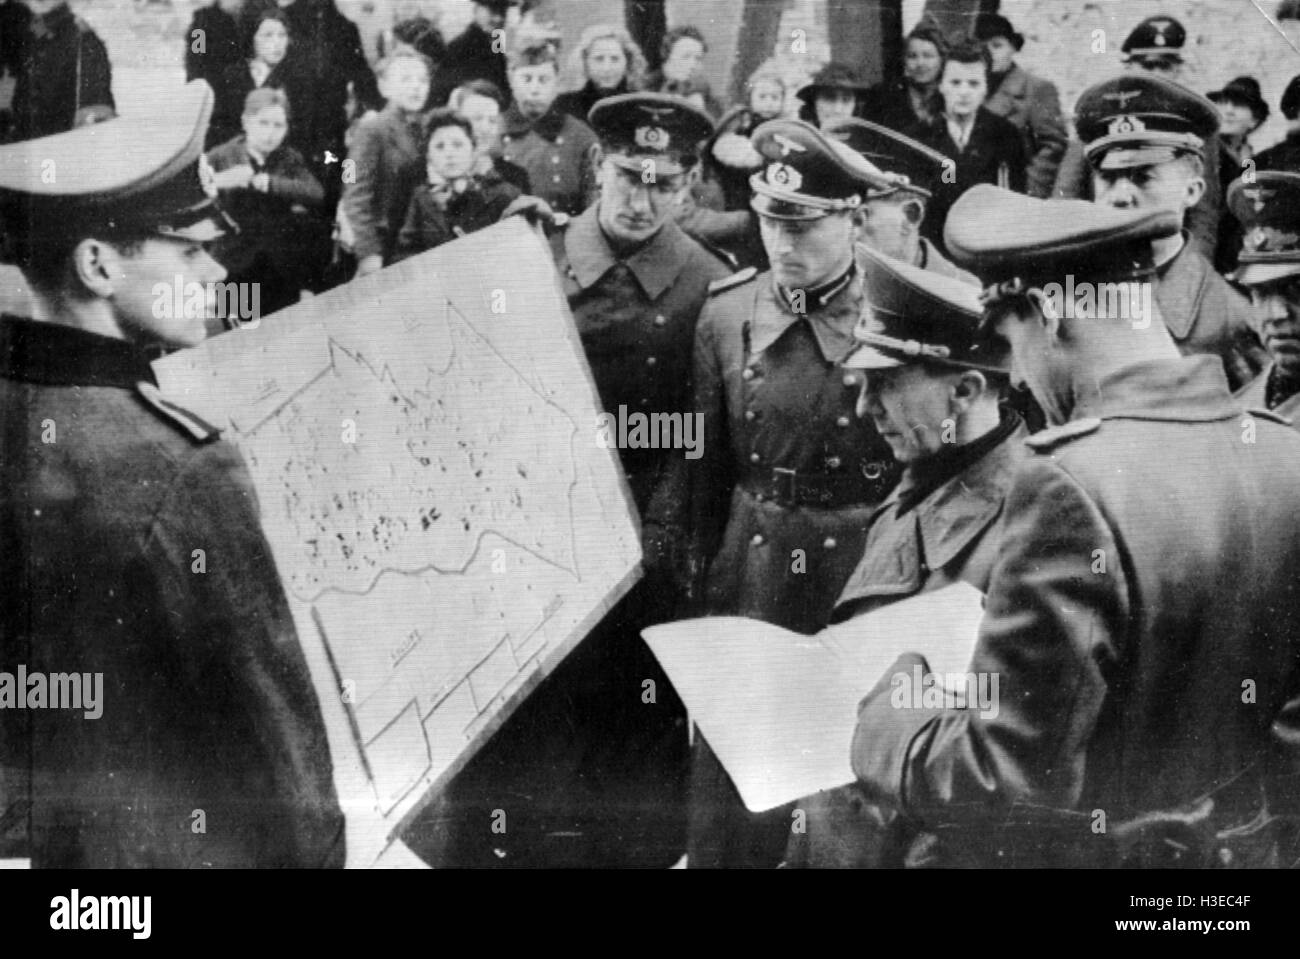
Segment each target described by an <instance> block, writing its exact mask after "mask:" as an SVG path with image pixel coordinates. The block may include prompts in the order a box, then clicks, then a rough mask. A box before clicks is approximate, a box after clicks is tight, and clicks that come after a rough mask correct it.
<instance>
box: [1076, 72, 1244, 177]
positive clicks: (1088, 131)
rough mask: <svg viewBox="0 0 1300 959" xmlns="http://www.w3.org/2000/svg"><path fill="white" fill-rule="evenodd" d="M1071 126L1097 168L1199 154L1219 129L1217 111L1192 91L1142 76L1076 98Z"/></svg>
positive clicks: (1131, 76) (1101, 85)
mask: <svg viewBox="0 0 1300 959" xmlns="http://www.w3.org/2000/svg"><path fill="white" fill-rule="evenodd" d="M1074 124H1075V128H1076V129H1077V131H1078V134H1079V139H1080V140H1082V141H1083V144H1084V151H1085V152H1086V153H1087V155H1088V160H1089V162H1090V163H1091V164H1092V165H1093V166H1094V167H1095V168H1096V169H1099V170H1122V169H1128V168H1130V167H1136V166H1149V165H1152V164H1156V163H1166V162H1168V161H1169V160H1172V159H1174V158H1175V157H1177V156H1178V155H1179V154H1180V153H1194V154H1196V155H1197V156H1203V155H1204V151H1205V144H1206V142H1207V141H1210V140H1211V139H1212V138H1213V137H1214V136H1215V135H1216V134H1217V133H1218V130H1219V110H1218V107H1216V106H1215V105H1214V104H1213V103H1211V102H1210V101H1209V100H1207V99H1206V98H1205V97H1203V96H1201V95H1200V94H1199V93H1196V92H1195V91H1193V90H1189V89H1187V88H1186V87H1184V86H1182V85H1180V84H1177V83H1174V82H1173V81H1172V80H1165V79H1163V78H1162V77H1157V76H1151V75H1148V74H1125V75H1124V76H1119V77H1114V78H1113V79H1110V80H1106V81H1104V82H1102V83H1098V84H1095V85H1094V86H1091V87H1089V88H1088V89H1087V90H1084V91H1083V93H1081V94H1080V95H1079V101H1078V104H1077V105H1076V106H1075V116H1074Z"/></svg>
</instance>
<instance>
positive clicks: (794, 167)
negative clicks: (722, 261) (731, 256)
mask: <svg viewBox="0 0 1300 959" xmlns="http://www.w3.org/2000/svg"><path fill="white" fill-rule="evenodd" d="M750 142H751V143H753V145H754V149H755V150H756V151H758V154H759V155H760V156H761V157H762V158H763V168H762V169H761V170H759V171H758V172H757V173H755V174H754V175H753V176H751V177H750V178H749V185H750V187H752V188H753V190H754V196H753V198H752V199H751V200H750V206H752V207H753V208H754V210H755V211H756V212H758V213H759V214H761V215H762V216H767V217H772V218H774V219H779V220H815V219H818V218H819V217H824V216H827V215H829V214H831V213H834V212H837V211H840V210H852V209H856V208H857V207H859V206H861V205H862V201H863V197H864V195H865V194H866V193H867V191H869V190H887V189H890V188H891V187H892V186H893V181H892V180H891V179H890V178H889V177H887V176H885V175H884V174H883V173H881V171H880V170H878V169H876V167H874V166H872V165H871V164H870V163H868V162H867V161H866V160H865V159H863V158H862V157H861V156H860V155H859V154H857V153H854V152H853V151H852V150H850V149H849V148H848V147H847V146H845V145H844V144H843V143H840V142H839V141H838V140H834V139H831V138H830V137H828V136H826V135H825V134H824V133H822V132H821V131H820V130H818V129H817V128H816V127H814V126H811V125H809V124H807V123H804V122H803V121H802V120H788V119H778V120H768V121H767V122H766V123H762V124H759V126H758V127H757V128H756V129H755V130H754V132H753V134H752V135H751V136H750Z"/></svg>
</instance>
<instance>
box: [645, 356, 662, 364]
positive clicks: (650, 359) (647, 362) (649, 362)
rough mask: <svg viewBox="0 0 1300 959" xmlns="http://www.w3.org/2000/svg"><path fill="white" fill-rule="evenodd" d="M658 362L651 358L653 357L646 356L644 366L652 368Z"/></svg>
mask: <svg viewBox="0 0 1300 959" xmlns="http://www.w3.org/2000/svg"><path fill="white" fill-rule="evenodd" d="M658 362H659V360H658V359H657V358H656V357H653V356H647V357H646V358H645V365H646V366H654V365H655V364H656V363H658Z"/></svg>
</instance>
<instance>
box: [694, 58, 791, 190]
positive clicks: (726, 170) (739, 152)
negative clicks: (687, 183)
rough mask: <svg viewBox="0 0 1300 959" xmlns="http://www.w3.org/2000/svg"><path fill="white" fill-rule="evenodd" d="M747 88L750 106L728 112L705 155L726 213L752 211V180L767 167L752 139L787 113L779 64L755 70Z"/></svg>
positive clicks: (709, 176) (769, 63) (706, 170)
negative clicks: (761, 127) (760, 128)
mask: <svg viewBox="0 0 1300 959" xmlns="http://www.w3.org/2000/svg"><path fill="white" fill-rule="evenodd" d="M746 87H747V88H748V90H749V103H748V104H745V105H743V106H738V107H735V108H733V109H732V110H730V111H728V112H727V114H726V116H724V117H723V118H722V119H721V120H720V121H719V122H718V132H717V133H716V134H715V135H714V138H713V141H712V142H711V143H710V144H709V145H708V146H707V147H706V149H705V151H704V179H705V180H706V181H712V182H713V183H716V184H717V187H718V188H719V189H720V190H721V191H722V198H721V204H720V208H721V209H724V210H744V209H748V208H749V178H750V176H751V175H752V174H753V173H754V172H755V171H756V170H758V168H759V167H760V166H762V165H763V158H762V157H760V156H759V155H758V152H757V151H756V150H755V149H754V147H753V146H752V145H751V144H750V142H749V136H750V134H751V133H753V132H754V128H755V127H757V126H758V125H759V124H760V123H764V122H766V121H768V120H773V119H775V118H776V117H779V116H781V115H782V114H783V113H784V112H785V95H786V82H785V78H784V77H783V76H782V75H781V71H780V68H779V67H778V66H777V64H776V63H775V61H772V60H769V61H767V62H766V63H764V64H763V65H762V66H760V67H759V68H758V69H757V70H755V71H754V73H753V75H751V76H750V78H749V80H748V82H747V83H746Z"/></svg>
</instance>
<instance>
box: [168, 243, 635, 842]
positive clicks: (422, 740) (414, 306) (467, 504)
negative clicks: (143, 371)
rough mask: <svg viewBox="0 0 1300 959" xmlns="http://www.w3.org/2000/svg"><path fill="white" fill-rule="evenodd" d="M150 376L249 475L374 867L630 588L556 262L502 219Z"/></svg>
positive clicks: (585, 372)
mask: <svg viewBox="0 0 1300 959" xmlns="http://www.w3.org/2000/svg"><path fill="white" fill-rule="evenodd" d="M155 368H156V372H157V374H158V378H159V384H160V387H161V389H162V392H163V394H164V395H165V396H167V397H168V398H170V399H172V400H174V401H175V402H176V403H178V404H180V405H182V406H184V407H185V408H187V409H189V410H192V411H193V412H195V413H196V414H198V415H199V416H201V417H203V418H204V419H206V420H208V421H209V422H211V423H213V424H214V425H217V426H220V427H222V428H223V430H224V431H225V432H224V434H223V435H224V436H225V437H226V438H227V439H229V440H230V441H231V442H233V443H235V444H236V445H237V446H238V447H239V448H240V450H241V451H242V452H243V454H244V457H245V459H246V460H247V462H248V466H249V469H250V471H251V473H252V476H253V481H254V485H255V487H256V489H257V494H258V497H259V500H260V506H261V514H262V524H263V527H264V529H265V531H266V535H267V538H268V540H269V541H270V543H271V548H272V551H273V553H274V556H275V561H276V564H277V566H278V568H279V571H280V576H281V579H282V581H283V583H284V587H285V591H286V592H287V594H288V596H289V602H290V605H291V607H292V609H293V614H294V619H295V621H296V624H297V627H298V632H299V635H300V637H301V638H302V642H303V645H304V648H305V649H306V651H307V654H308V659H309V663H310V665H311V668H312V674H313V678H314V679H315V681H316V685H317V690H318V692H319V695H320V699H321V703H322V708H323V710H324V711H325V713H326V723H327V726H328V727H329V734H330V745H331V750H332V752H333V756H334V764H335V770H336V771H335V778H336V782H337V785H338V788H339V795H340V800H341V801H342V802H343V804H344V808H345V812H346V813H347V814H348V820H349V834H348V842H349V862H350V863H352V864H361V865H368V864H370V863H371V862H373V861H375V859H376V858H378V857H379V856H380V854H381V853H382V852H383V851H384V849H385V848H386V847H387V846H388V844H389V843H390V842H391V841H392V839H393V837H394V836H395V834H396V832H397V830H398V829H399V827H400V826H401V825H402V824H403V823H404V822H405V821H407V820H408V819H409V818H410V817H411V816H412V815H413V814H414V813H415V812H416V811H417V810H418V808H419V806H420V805H421V803H422V801H423V800H424V799H426V798H427V797H428V796H429V795H430V793H431V792H432V791H433V790H435V789H436V788H437V787H438V786H440V785H441V784H442V783H444V782H445V781H446V780H447V778H448V777H450V776H451V775H452V774H454V772H455V771H456V770H458V769H459V768H460V767H461V766H462V765H463V764H464V762H465V761H466V760H467V759H468V758H469V756H470V755H471V754H472V753H473V751H474V750H475V749H476V748H477V747H478V746H479V745H481V744H482V743H483V742H484V741H485V740H486V739H487V737H488V736H489V735H490V734H491V732H492V731H494V730H495V729H496V728H497V726H499V725H500V724H501V723H502V722H503V721H504V720H505V718H506V717H507V716H508V715H509V713H510V712H511V711H512V710H513V709H514V707H515V706H516V705H517V704H518V703H519V702H520V701H521V700H522V699H523V697H524V696H526V695H527V693H528V692H529V691H530V690H531V689H532V688H533V687H535V686H536V685H537V684H538V683H539V682H540V681H541V679H542V678H543V677H544V676H545V675H546V674H547V673H548V672H549V671H550V670H551V669H553V668H554V666H555V665H556V664H557V663H558V662H559V661H560V659H562V658H563V656H564V655H565V654H566V653H567V652H568V651H569V650H570V649H571V648H572V647H573V646H574V645H575V644H576V643H577V642H578V641H580V640H581V639H582V637H583V636H584V635H585V634H586V633H587V632H588V631H589V630H590V629H591V627H592V626H594V625H595V624H596V622H598V621H599V619H600V617H601V616H602V615H603V614H604V612H605V611H607V610H608V608H609V607H610V606H611V605H612V604H613V603H614V602H615V601H617V599H618V598H619V597H620V596H621V595H622V594H623V593H624V592H626V590H627V589H628V588H629V587H630V585H631V584H632V583H633V582H634V581H635V579H636V577H637V576H638V575H639V561H640V547H639V545H638V536H637V529H636V519H635V513H634V511H633V508H632V506H631V500H630V497H629V496H628V493H627V489H626V485H625V480H624V479H623V476H622V472H621V470H620V469H619V467H618V460H617V452H616V451H613V450H609V449H605V448H602V446H601V445H600V444H598V442H597V431H596V429H595V426H596V422H597V414H598V412H599V408H598V405H597V397H596V392H595V388H594V386H593V384H592V381H591V376H590V371H589V369H588V367H587V364H586V360H585V359H584V357H583V353H582V347H581V343H580V342H579V339H578V336H577V332H576V329H575V328H574V324H573V319H572V316H571V314H570V312H569V309H568V304H567V303H566V302H565V299H564V297H563V295H562V293H561V290H560V287H559V284H558V281H557V278H556V273H555V268H554V265H553V262H552V260H551V256H550V252H549V250H548V248H547V246H546V244H545V243H544V242H543V240H542V239H541V238H540V237H539V236H538V235H537V234H536V233H535V232H533V231H532V230H531V229H529V228H528V226H527V225H526V224H525V223H523V221H521V220H519V219H517V218H516V219H512V220H510V221H508V222H506V223H502V224H498V225H497V226H495V227H492V228H491V229H488V230H485V231H483V232H480V233H476V234H472V235H471V236H468V237H466V238H464V239H462V240H458V241H457V242H455V243H452V244H449V245H447V246H444V247H440V248H438V249H436V250H432V251H430V252H428V253H425V254H423V255H422V256H419V257H416V258H414V259H411V260H407V261H405V262H403V263H400V264H397V265H396V266H393V267H389V268H388V269H385V270H383V271H381V272H380V273H378V274H375V275H372V276H368V277H365V278H362V279H360V280H356V281H354V282H352V283H350V284H348V285H346V286H344V287H340V288H338V289H336V290H333V291H330V292H329V293H327V294H324V295H322V296H319V297H316V298H314V299H310V300H307V301H304V302H302V303H299V304H298V305H296V306H294V307H292V308H290V309H288V310H285V311H283V312H280V313H276V314H275V315H273V316H271V317H266V318H263V319H262V320H261V322H260V323H258V324H257V325H256V326H255V327H254V326H253V324H251V323H250V324H248V326H247V327H246V328H243V329H238V330H233V331H231V332H229V333H225V334H223V335H221V336H218V337H216V338H214V339H211V340H209V341H207V342H206V343H204V344H203V345H202V346H200V347H197V348H195V349H190V350H184V351H182V352H180V353H176V354H173V355H171V356H169V357H167V358H165V359H163V360H161V361H159V362H158V363H157V364H155Z"/></svg>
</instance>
